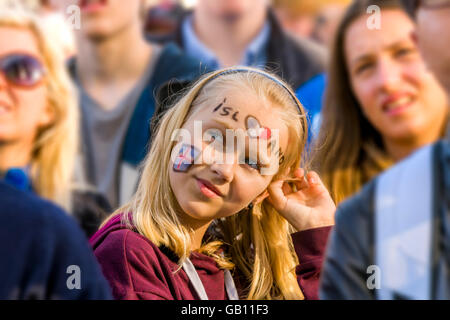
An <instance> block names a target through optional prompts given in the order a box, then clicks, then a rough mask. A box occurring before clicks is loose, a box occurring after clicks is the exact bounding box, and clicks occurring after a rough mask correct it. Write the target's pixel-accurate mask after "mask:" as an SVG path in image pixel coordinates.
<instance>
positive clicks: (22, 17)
mask: <svg viewBox="0 0 450 320" xmlns="http://www.w3.org/2000/svg"><path fill="white" fill-rule="evenodd" d="M41 25H42V24H41V21H40V18H39V17H38V16H37V15H36V14H35V13H33V12H31V11H30V10H27V9H25V8H24V7H22V6H20V5H18V4H15V5H12V4H11V3H2V4H0V27H13V28H18V29H23V30H27V31H30V32H31V33H32V34H33V35H34V37H35V39H36V43H37V45H38V48H39V50H40V53H41V56H42V58H43V63H44V67H45V68H46V75H45V80H44V84H45V85H46V87H47V94H48V104H49V106H50V107H51V110H52V113H53V117H54V120H53V121H52V123H51V124H49V125H48V126H46V127H45V128H43V129H42V130H40V131H39V132H38V135H37V137H36V141H35V143H34V148H33V151H32V159H31V170H30V171H31V180H32V183H33V188H34V190H35V191H36V192H37V194H39V195H40V196H42V197H44V198H47V199H49V200H51V201H53V202H55V203H57V204H59V205H60V206H62V207H63V208H65V209H66V210H68V211H70V210H71V209H72V208H71V183H72V179H73V172H74V163H75V158H76V154H77V151H78V150H77V148H78V121H79V120H78V117H79V113H78V102H77V94H76V91H75V88H74V87H73V85H72V82H71V80H70V78H69V75H68V73H67V71H66V68H65V63H64V58H63V52H62V50H61V49H60V48H59V47H56V46H54V45H53V43H52V39H50V38H49V37H48V36H47V34H46V32H45V30H43V29H42V26H41Z"/></svg>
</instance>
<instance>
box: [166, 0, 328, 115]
mask: <svg viewBox="0 0 450 320" xmlns="http://www.w3.org/2000/svg"><path fill="white" fill-rule="evenodd" d="M269 5H270V1H268V0H198V1H197V4H196V5H195V7H194V9H193V11H192V12H187V13H186V15H185V16H184V17H183V19H182V20H181V22H180V25H179V27H178V29H177V31H176V33H175V35H174V39H175V41H176V43H177V44H178V45H180V46H181V47H182V48H183V49H184V51H185V52H186V53H187V54H188V55H190V56H193V57H195V58H197V59H199V60H201V61H202V63H203V65H205V66H206V67H208V68H211V69H219V68H222V67H228V66H236V65H243V66H253V67H259V68H265V69H268V70H270V71H272V72H275V73H276V74H278V75H279V76H281V77H282V78H283V79H285V80H286V81H287V82H288V83H289V84H290V85H291V86H292V87H293V88H294V89H295V90H296V94H297V96H298V97H299V99H300V101H301V102H302V103H303V104H304V106H305V108H306V109H307V110H308V111H309V115H310V116H313V115H314V114H315V113H317V112H318V111H320V105H321V96H322V93H323V90H324V85H325V82H324V75H323V72H324V70H325V63H326V50H325V49H324V48H322V47H319V46H317V45H316V44H315V43H312V41H310V40H307V39H294V38H293V37H291V36H289V35H288V34H287V33H286V32H285V31H283V29H282V27H281V26H280V25H279V23H278V21H277V19H276V18H275V15H274V13H273V12H272V10H271V8H270V6H269ZM310 97H315V98H314V99H311V98H310Z"/></svg>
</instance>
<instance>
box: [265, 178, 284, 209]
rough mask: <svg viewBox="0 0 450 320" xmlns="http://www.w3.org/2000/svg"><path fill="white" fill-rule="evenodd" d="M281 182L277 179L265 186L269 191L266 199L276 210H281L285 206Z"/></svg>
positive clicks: (282, 182)
mask: <svg viewBox="0 0 450 320" xmlns="http://www.w3.org/2000/svg"><path fill="white" fill-rule="evenodd" d="M283 184H284V181H283V180H278V181H275V182H273V183H271V184H270V185H269V187H268V188H267V191H269V198H268V200H269V201H270V203H272V205H273V207H274V208H275V209H276V210H283V209H284V207H285V206H286V202H287V198H286V196H285V192H284V190H283V188H284V187H283Z"/></svg>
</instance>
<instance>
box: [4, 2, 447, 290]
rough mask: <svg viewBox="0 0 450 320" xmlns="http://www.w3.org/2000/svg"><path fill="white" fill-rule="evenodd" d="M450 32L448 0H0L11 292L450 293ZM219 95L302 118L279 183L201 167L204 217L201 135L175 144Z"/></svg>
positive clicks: (260, 113)
mask: <svg viewBox="0 0 450 320" xmlns="http://www.w3.org/2000/svg"><path fill="white" fill-rule="evenodd" d="M377 23H378V27H377ZM449 30H450V1H447V0H441V1H426V0H425V1H413V0H404V1H400V0H384V1H381V0H380V1H377V0H353V1H350V0H314V1H313V0H196V1H181V0H178V1H177V0H128V1H120V0H15V1H13V0H0V255H2V257H4V258H3V259H2V261H3V262H1V263H0V299H111V298H115V299H200V298H201V299H203V298H204V297H205V296H206V297H208V296H209V297H210V299H232V297H235V298H236V297H237V298H240V299H247V298H249V299H250V298H252V299H266V298H267V299H272V298H280V299H297V298H298V299H303V298H306V299H318V298H322V299H403V298H405V299H450V260H449V257H450V218H449V214H450V213H449V212H450V211H449V207H448V205H449V200H450V194H449V190H450V172H449V167H450V166H449V164H450V149H449V145H448V144H449V142H448V139H449V138H448V132H449V130H448V126H449V110H450V109H449V103H450V100H449V97H450V54H449V53H448V52H449V50H448V47H449V44H450V33H449V32H450V31H449ZM242 73H246V74H247V73H248V74H249V76H248V77H239V74H242ZM252 74H253V76H251V75H252ZM258 77H259V78H258ZM221 79H222V80H221ZM264 79H265V81H266V82H267V81H269V80H270V81H269V82H270V83H269V82H268V83H264ZM263 83H264V84H263ZM271 84H272V86H275V87H277V88H278V89H282V91H283V92H281V91H280V90H278V91H277V89H276V88H273V87H271V86H270V85H271ZM286 93H288V96H286ZM224 96H225V98H224ZM252 97H254V98H255V99H256V100H252V99H253V98H252ZM227 99H228V101H227ZM240 99H241V100H240ZM246 99H247V100H246ZM219 100H220V101H219ZM205 101H206V102H205ZM230 101H231V102H230ZM239 101H240V102H243V103H241V104H239ZM252 101H258V102H257V103H256V105H257V106H260V109H252V108H253V107H252V103H253V102H252ZM267 101H270V103H271V104H270V105H271V106H278V107H273V108H279V109H280V110H282V111H280V110H278V111H277V112H278V113H277V114H276V115H275V116H270V115H272V113H271V112H272V111H271V109H270V108H269V109H267V108H265V107H264V106H266V104H267V103H268V102H267ZM292 102H295V103H294V104H292ZM208 103H209V105H210V107H211V108H212V107H215V106H217V107H216V109H214V112H216V111H217V110H219V112H220V110H222V112H223V113H222V114H221V116H223V117H227V116H228V115H230V117H228V118H226V119H227V120H231V123H232V124H234V122H237V118H238V115H239V112H240V115H242V114H249V115H252V116H254V117H255V118H256V119H259V120H256V119H255V121H256V122H257V123H258V121H260V120H261V119H265V118H264V116H265V117H267V120H266V121H267V122H268V123H273V125H274V126H276V125H278V124H277V123H276V122H273V121H274V120H273V119H278V118H279V119H281V120H280V121H284V122H283V123H285V125H286V127H288V128H289V130H288V131H289V135H291V134H293V133H292V132H294V131H296V130H297V131H298V134H297V136H295V137H296V138H293V136H289V139H288V140H286V143H285V145H286V146H287V149H286V150H283V157H282V158H283V159H282V160H280V171H279V172H277V174H276V175H274V177H273V179H272V178H271V179H269V180H270V181H269V180H268V181H267V183H266V185H264V187H261V190H262V191H264V192H258V193H255V194H252V193H249V192H248V190H246V187H245V186H246V185H245V183H248V184H247V186H248V188H250V189H252V188H255V190H258V183H260V182H261V181H262V180H258V178H254V177H253V176H251V177H250V174H249V173H247V172H241V171H239V170H240V169H239V168H234V169H229V168H228V169H229V170H234V171H233V173H232V174H231V175H232V177H231V178H229V177H228V176H226V174H228V173H227V172H225V171H226V170H225V169H226V168H225V165H223V166H222V167H220V166H217V168H216V167H215V165H214V164H211V165H205V168H206V169H204V170H210V172H212V173H211V175H210V177H212V178H211V179H209V180H211V181H212V184H213V185H211V181H210V182H204V183H203V182H201V181H200V184H199V185H200V190H203V191H202V192H203V193H204V194H206V197H208V192H209V193H211V192H213V193H216V195H217V193H219V195H220V192H219V190H217V186H219V187H220V188H222V186H225V185H226V186H228V190H229V193H230V194H233V196H234V197H235V198H232V197H231V196H230V197H229V198H226V197H225V198H224V199H225V200H223V203H224V204H223V208H222V209H220V210H219V211H218V213H217V215H215V216H212V215H211V217H210V216H208V219H207V218H205V217H204V216H201V217H199V216H197V215H200V213H198V212H204V211H202V210H206V211H207V209H203V207H202V209H201V210H200V209H198V210H199V211H198V212H197V211H196V210H197V209H196V208H197V207H196V206H195V203H197V202H198V199H197V200H192V199H187V200H186V199H184V198H186V197H189V196H190V193H189V192H188V191H186V194H187V195H184V196H183V189H181V191H180V190H179V189H178V188H180V187H182V186H187V185H188V180H183V179H181V178H179V177H184V176H183V174H188V173H189V172H197V171H195V170H197V168H191V165H192V163H193V162H192V163H189V164H187V163H186V162H185V161H187V160H186V154H187V153H189V154H191V156H192V158H193V157H194V153H195V152H197V151H196V149H195V148H194V147H192V148H191V149H188V151H187V153H186V154H183V157H181V158H177V160H178V161H180V164H181V165H183V164H184V165H185V170H182V169H180V166H178V167H177V169H175V164H176V163H175V164H173V170H172V166H170V165H169V166H168V165H167V164H160V163H163V162H164V161H166V160H168V156H169V154H170V152H171V150H172V147H173V144H171V141H169V139H170V137H171V135H173V134H174V133H173V132H174V131H175V130H176V129H178V128H190V127H189V123H190V121H191V120H192V119H197V118H198V119H200V120H202V121H206V120H205V119H209V118H208V117H209V116H210V113H209V112H206V111H202V110H203V109H202V108H203V107H202V106H203V105H204V104H208ZM219 103H220V104H219ZM280 106H282V107H280ZM221 107H222V109H220V108H221ZM271 108H272V107H271ZM283 108H284V109H283ZM289 108H291V110H290V111H288V109H289ZM177 110H178V111H177ZM283 110H284V111H283ZM292 110H294V113H293V114H292V113H289V112H292ZM232 112H234V114H233V113H232ZM282 112H284V115H283V114H281V113H282ZM298 113H300V120H299V121H298V123H297V124H296V125H294V124H293V123H291V122H289V121H288V119H289V118H291V121H294V120H293V119H297V116H298ZM206 114H208V115H206ZM268 115H269V116H268ZM249 117H250V116H249ZM270 118H272V119H270ZM302 119H304V120H302ZM297 120H298V119H297ZM246 121H247V122H246V123H245V125H246V126H247V127H246V128H247V129H248V128H249V127H250V122H249V120H248V117H247V118H246ZM270 121H272V122H270ZM266 126H267V127H270V125H268V124H266ZM291 126H292V127H291ZM295 127H296V128H295ZM258 128H259V123H258ZM266 136H267V135H266ZM214 139H215V140H216V139H217V137H216V138H214ZM282 139H287V138H285V137H284V136H283V137H282ZM283 141H285V140H282V142H283ZM287 141H289V142H287ZM281 145H282V147H281V148H280V152H281V149H282V148H283V143H282V144H281ZM297 145H298V147H297ZM182 150H184V149H182ZM294 150H295V152H294ZM180 152H181V153H180V155H181V154H182V152H183V151H180ZM179 157H180V156H179ZM192 161H193V160H192ZM166 162H167V161H166ZM284 162H285V163H284ZM285 165H286V166H288V165H289V166H291V167H292V168H294V169H293V170H292V171H290V172H291V173H290V174H291V175H292V176H293V177H294V178H293V179H299V180H304V181H305V183H306V185H303V184H300V183H295V184H288V183H287V182H286V181H287V180H286V181H285V183H286V184H283V183H282V185H280V190H279V192H281V198H277V197H278V196H279V195H277V192H275V191H273V190H275V189H273V188H275V186H274V183H273V182H274V181H276V180H277V179H279V178H280V177H282V172H281V168H283V169H286V168H285V167H284V166H285ZM202 166H203V165H202ZM299 166H301V167H302V168H303V169H304V170H303V169H302V170H303V171H302V172H304V173H299V172H296V171H295V168H296V167H297V168H298V167H299ZM194 167H196V166H194ZM219 167H220V168H219ZM181 168H183V166H181ZM224 168H225V169H224ZM287 169H289V168H287ZM189 170H191V171H189ZM169 171H170V174H169ZM201 172H206V171H198V173H196V178H199V175H201V174H202V173H201ZM208 172H209V171H208ZM173 174H175V175H174V176H173ZM205 174H206V173H205ZM252 174H254V173H252ZM178 175H180V176H178ZM203 177H205V176H203ZM233 177H234V180H233ZM259 178H261V177H259ZM177 179H178V180H177ZM214 179H216V180H214ZM220 179H222V180H220ZM310 179H311V181H310ZM202 181H203V180H202ZM240 183H241V184H240ZM262 185H263V184H261V186H262ZM288 185H289V188H291V189H292V190H291V189H289V190H290V191H289V192H288V191H286V190H287V189H288ZM205 188H206V189H207V191H204V190H205ZM220 188H219V189H220ZM224 188H225V187H224ZM314 188H316V189H317V190H316V189H314ZM319 188H322V189H320V190H319ZM211 190H212V191H211ZM220 190H222V189H220ZM302 190H303V191H302ZM222 191H223V190H222ZM255 192H256V191H255ZM290 192H292V194H290ZM283 193H284V194H283ZM262 195H264V196H262ZM291 195H296V196H297V198H296V199H295V200H289V201H291V202H290V203H291V205H292V203H293V202H294V201H297V202H295V207H293V208H297V209H292V210H290V209H289V210H288V209H286V208H287V207H288V205H287V204H288V198H289V196H291ZM257 196H258V197H257ZM211 199H213V200H211ZM211 199H209V198H208V199H207V200H205V203H206V204H209V203H215V202H214V201H216V200H214V198H211ZM237 199H238V200H239V201H240V206H238V205H236V207H232V206H231V204H235V202H237ZM280 199H285V203H284V205H281V204H280V205H279V206H278V205H277V201H278V200H279V201H280V203H281V202H282V201H284V200H280ZM292 199H293V197H292ZM185 203H187V204H186V205H185ZM191 203H194V204H192V206H191ZM228 204H229V205H230V207H227V205H228ZM335 206H336V207H337V211H336V210H335ZM268 208H270V209H268ZM305 208H307V209H308V210H311V211H310V212H312V213H314V212H317V213H316V217H309V216H307V214H306V213H305V212H306V211H305V210H306V209H305ZM211 210H212V209H211ZM224 210H225V211H224ZM226 210H228V211H226ZM271 210H274V211H273V212H278V214H279V216H280V217H281V218H280V219H281V220H280V219H278V220H277V219H275V218H274V217H270V220H267V221H266V220H265V218H264V215H269V216H270V215H271V214H272V213H273V212H272V211H271ZM206 211H205V212H206ZM294 211H295V212H294ZM155 212H157V213H158V214H159V215H160V216H161V217H158V214H155ZM163 212H164V213H163ZM192 212H194V213H192ZM208 212H209V211H208ZM224 212H227V213H224ZM293 212H294V213H293ZM308 212H309V211H308ZM234 214H236V215H240V216H244V218H236V219H235V220H232V217H231V216H232V215H234ZM278 214H277V216H278ZM129 215H130V216H129ZM247 215H249V217H248V216H247ZM118 217H121V218H120V219H118ZM317 217H319V218H320V219H319V218H317ZM239 219H241V220H239ZM252 219H253V220H252ZM267 219H268V218H267ZM300 219H303V220H302V221H301V222H299V220H300ZM257 220H258V222H256V221H257ZM319 220H320V221H319ZM194 221H195V222H194ZM199 221H201V223H200V222H199ZM205 221H207V222H205ZM269 223H271V224H272V227H268V226H266V224H269ZM265 228H267V229H265ZM276 228H277V230H275V229H276ZM228 229H230V230H231V229H235V231H234V232H235V233H232V232H231V231H230V230H228ZM124 230H127V231H130V232H132V234H131V235H130V234H128V233H127V234H126V233H123V234H122V233H121V232H122V231H123V232H125V231H124ZM174 230H175V231H174ZM198 230H200V231H198ZM230 232H231V233H230ZM277 232H278V235H276V233H277ZM247 233H248V234H249V236H246V234H247ZM272 233H273V234H272ZM188 234H190V236H188ZM198 234H200V236H198ZM218 234H219V235H218ZM183 237H188V238H189V237H192V239H194V240H192V242H193V243H196V242H195V241H197V240H195V237H199V239H200V240H198V242H199V245H198V246H194V245H193V246H192V247H190V248H187V249H186V243H190V242H189V241H191V240H189V241H188V242H186V241H184V240H183V239H186V238H183ZM277 237H278V238H277ZM291 237H292V238H291ZM89 239H90V243H89V242H88V240H89ZM143 239H145V241H146V242H145V243H144V242H142V241H144V240H143ZM189 239H190V238H189ZM211 239H214V240H215V241H216V242H214V241H212V240H211ZM217 239H219V240H220V241H219V240H217ZM242 239H244V240H242ZM262 239H263V240H262ZM280 239H281V240H280ZM217 241H219V242H220V243H221V244H222V247H221V248H222V249H220V250H224V251H225V252H226V253H227V254H229V256H230V257H231V258H230V261H231V262H232V264H230V263H231V262H230V261H228V260H226V261H225V260H223V259H222V258H220V257H219V256H220V254H219V253H217V252H218V250H219V247H220V245H217V244H215V243H218V242H217ZM235 242H236V245H234V243H235ZM183 243H184V244H183ZM227 243H228V244H229V243H232V244H231V245H229V246H226V245H224V244H227ZM260 244H261V246H262V247H259V245H260ZM121 246H123V247H122V249H121V248H119V247H121ZM146 246H148V248H147V247H146ZM271 246H273V248H271ZM142 248H145V250H144V249H142ZM224 248H225V249H224ZM274 248H275V249H274ZM277 250H278V251H279V252H278V253H276V251H277ZM149 252H151V253H149ZM198 255H205V256H206V258H205V257H203V256H201V257H200V258H199V256H198ZM5 257H7V258H5ZM261 257H263V258H264V259H262V258H261ZM207 259H214V260H211V261H213V263H212V264H211V265H209V264H207V263H208V261H209V260H207ZM246 261H249V262H246ZM258 261H263V262H258ZM264 261H267V262H264ZM227 263H228V264H227ZM264 263H266V264H264ZM283 263H284V264H285V266H286V267H288V266H289V267H291V269H290V271H286V272H285V271H282V269H280V268H282V267H283ZM373 265H374V266H379V267H380V268H381V270H382V276H380V277H381V278H380V279H381V280H380V279H377V280H376V281H375V282H374V283H375V284H374V287H369V286H368V281H367V279H368V278H369V276H370V275H371V273H368V271H367V270H368V267H369V266H373ZM69 266H76V267H79V268H80V269H81V270H82V278H81V280H80V281H81V286H80V287H81V288H82V289H79V290H77V289H76V288H75V290H74V289H73V287H72V288H69V287H70V286H68V283H69V282H68V281H69V280H67V278H68V276H70V273H69V271H68V270H69V269H67V267H69ZM181 266H182V267H183V268H182V271H180V272H182V274H181V275H178V274H177V275H172V274H169V273H168V272H167V270H173V271H175V270H179V269H180V268H179V267H181ZM277 266H278V267H277ZM192 269H193V270H194V271H192ZM216 269H217V270H216ZM70 270H75V271H74V272H75V273H74V274H76V270H77V269H76V268H75V269H73V268H72V269H70ZM126 270H131V271H129V272H128V271H126ZM189 270H191V271H189ZM195 270H197V271H195ZM229 270H231V271H232V272H231V273H230V272H229ZM233 270H234V271H233ZM292 270H294V271H292ZM192 272H193V273H194V275H192ZM258 272H259V273H260V274H261V275H258ZM288 273H289V274H290V276H288V275H286V276H284V274H288ZM291 273H292V274H291ZM231 274H233V275H231ZM399 274H401V275H402V277H399ZM6 275H7V276H6ZM289 277H290V278H289ZM233 278H234V281H233ZM291 278H292V279H294V280H292V279H291ZM230 279H231V280H230ZM267 279H270V280H267ZM292 281H293V282H292ZM377 281H381V284H382V285H381V286H379V285H378V286H377V283H378V284H379V282H377ZM198 282H200V284H198ZM212 283H214V285H212ZM230 283H232V284H233V285H232V286H231V284H230ZM292 283H293V284H292ZM191 284H192V285H191ZM74 286H75V287H77V281H75V282H74ZM197 286H199V287H200V289H198V288H197ZM216 286H217V287H216ZM230 286H231V287H232V288H234V289H233V290H234V291H233V290H232V289H230ZM292 286H294V287H295V288H294V289H292ZM380 287H381V288H382V289H380ZM192 288H194V289H195V290H194V289H192ZM236 288H237V289H236ZM221 290H222V291H223V292H222V291H221ZM236 290H237V291H236ZM219 293H220V294H219Z"/></svg>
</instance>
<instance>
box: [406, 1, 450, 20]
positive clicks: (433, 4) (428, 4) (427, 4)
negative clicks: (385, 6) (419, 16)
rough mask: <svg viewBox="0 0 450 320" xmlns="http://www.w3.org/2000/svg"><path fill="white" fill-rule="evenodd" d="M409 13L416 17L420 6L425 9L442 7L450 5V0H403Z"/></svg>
mask: <svg viewBox="0 0 450 320" xmlns="http://www.w3.org/2000/svg"><path fill="white" fill-rule="evenodd" d="M402 3H403V6H404V7H405V10H406V11H407V12H408V14H409V15H410V16H412V17H415V15H416V12H417V9H419V7H422V8H425V9H440V8H445V7H449V6H450V0H402Z"/></svg>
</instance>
